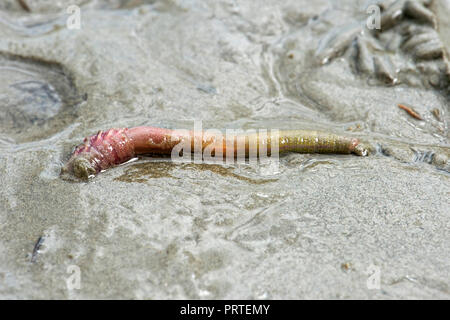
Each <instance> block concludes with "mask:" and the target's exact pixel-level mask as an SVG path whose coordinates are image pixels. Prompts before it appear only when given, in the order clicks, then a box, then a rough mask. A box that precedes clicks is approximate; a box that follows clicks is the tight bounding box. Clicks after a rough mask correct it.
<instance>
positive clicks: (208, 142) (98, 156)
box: [62, 127, 368, 179]
mask: <svg viewBox="0 0 450 320" xmlns="http://www.w3.org/2000/svg"><path fill="white" fill-rule="evenodd" d="M183 143H184V144H185V145H186V144H187V145H188V146H190V148H189V150H193V151H194V150H198V149H196V146H199V147H200V148H201V149H200V150H201V151H202V152H205V151H209V152H210V154H211V155H212V156H217V158H219V157H220V155H222V156H223V157H225V156H226V155H227V154H230V153H231V154H232V155H233V154H234V156H237V155H239V154H240V155H245V157H249V156H252V155H255V156H258V157H259V156H261V155H262V154H263V153H262V152H263V150H262V146H263V147H264V152H267V154H268V155H270V153H271V152H274V146H276V148H277V149H278V150H277V151H279V152H280V153H285V152H298V153H342V154H350V153H353V154H356V155H360V156H365V155H367V154H368V150H367V148H365V147H364V146H363V145H362V144H361V143H360V142H359V140H358V139H357V138H353V137H344V136H339V135H335V134H329V133H324V132H319V131H306V130H285V131H283V130H281V131H278V130H276V131H274V130H269V131H268V132H264V134H263V133H261V131H260V132H256V131H254V132H251V133H249V132H247V133H238V134H236V135H231V136H229V135H228V134H227V135H225V136H222V135H221V134H220V132H219V133H217V132H215V131H214V132H212V131H209V130H207V131H199V132H196V131H187V130H171V129H163V128H155V127H135V128H121V129H109V130H107V131H99V132H98V133H97V134H96V135H93V136H90V137H88V138H85V139H84V142H83V143H82V144H80V145H79V146H78V147H76V148H75V150H74V152H73V154H72V156H71V157H70V159H69V160H68V162H67V163H66V164H65V165H64V167H63V168H62V171H63V172H64V173H70V174H73V175H75V176H76V177H78V178H84V179H86V178H88V177H91V176H93V175H95V174H97V173H99V172H100V171H102V170H105V169H107V168H110V167H112V166H114V165H118V164H121V163H124V162H126V161H128V160H130V159H132V158H134V157H136V156H138V155H144V154H160V155H170V154H172V151H174V150H176V149H175V148H176V147H177V146H180V145H183ZM254 146H256V148H253V147H254ZM177 152H178V151H177Z"/></svg>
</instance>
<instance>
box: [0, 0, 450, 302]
mask: <svg viewBox="0 0 450 320" xmlns="http://www.w3.org/2000/svg"><path fill="white" fill-rule="evenodd" d="M391 2H392V1H384V3H385V5H384V11H383V12H387V11H388V10H389V8H390V7H389V5H390V3H391ZM32 3H33V4H31V1H30V4H29V7H30V10H31V13H28V12H26V11H24V9H23V8H21V7H20V6H19V5H18V4H17V2H16V1H12V0H8V1H4V2H2V4H0V181H1V188H0V298H27V299H30V298H34V299H35V298H62V299H66V298H70V299H81V298H87V299H90V298H120V299H128V298H132V299H139V298H143V299H183V298H190V299H223V298H228V299H302V298H320V299H329V298H331V299H335V298H338V299H346V298H347V299H348V298H358V299H360V298H361V299H379V298H382V299H396V298H400V299H409V298H426V299H429V298H437V299H449V298H450V288H449V286H450V232H449V229H450V209H449V208H450V200H449V199H450V183H449V168H450V165H449V160H448V158H449V156H450V151H449V150H450V149H449V147H450V146H449V132H448V126H449V121H450V117H449V113H450V98H449V85H448V84H449V79H448V66H447V67H446V61H445V60H444V59H443V58H442V55H441V54H440V53H441V52H442V51H444V52H445V53H446V54H447V55H448V53H449V52H450V51H449V49H450V36H449V35H450V27H449V23H448V17H449V16H450V1H449V0H445V1H440V4H439V10H438V14H436V15H434V19H436V22H437V27H438V29H437V30H436V29H435V28H433V26H432V25H431V23H430V22H429V21H427V20H426V19H425V18H422V19H421V18H420V17H415V16H414V14H408V13H407V12H406V11H402V13H403V15H402V17H401V19H398V20H395V21H393V22H392V21H391V22H392V23H391V25H390V26H389V28H388V29H386V30H384V29H383V30H382V31H381V32H378V31H376V30H375V31H371V30H369V29H368V28H367V26H366V24H365V21H366V19H367V18H368V16H369V15H368V14H367V13H366V7H367V1H363V0H360V1H353V0H343V1H337V0H336V1H332V0H320V1H310V0H292V1H282V2H280V1H277V0H271V1H264V3H265V4H264V5H261V4H260V3H259V2H258V1H221V2H215V1H177V0H172V1H125V0H123V1H119V0H117V1H109V2H108V4H107V3H106V2H103V1H89V0H87V1H81V0H79V1H75V3H77V4H78V5H79V8H80V9H81V11H80V13H81V16H80V17H81V19H80V29H76V28H75V29H73V28H68V27H67V25H66V21H67V19H68V17H69V14H67V13H66V8H67V7H68V4H65V3H64V1H58V3H59V5H55V4H53V2H52V1H34V2H32ZM67 3H69V1H68V2H67ZM70 3H74V1H70ZM430 9H431V10H437V9H436V5H432V6H431V7H430ZM386 19H387V18H386ZM383 21H390V20H383ZM72 26H73V25H72ZM440 50H441V51H440ZM322 63H323V64H322ZM446 68H447V69H446ZM398 103H404V104H407V105H408V106H410V107H412V108H413V109H414V110H415V111H416V112H417V113H419V114H420V116H421V117H422V119H423V120H417V119H414V118H413V117H411V116H410V115H409V114H408V113H407V112H405V111H404V110H401V109H399V108H398V107H397V104H398ZM193 120H197V121H202V125H203V127H204V128H219V129H225V128H244V129H250V128H254V129H259V128H278V129H295V128H306V129H317V130H324V131H331V132H336V133H340V134H347V135H351V136H356V137H360V138H361V139H362V140H364V141H365V142H366V143H368V144H370V145H372V146H373V148H374V152H373V153H372V154H371V155H370V156H369V157H357V156H353V155H315V154H306V155H304V154H288V155H285V156H282V157H280V159H279V161H278V162H276V163H272V164H274V165H275V166H271V165H270V163H269V164H262V165H257V164H256V165H255V164H252V165H249V164H231V165H221V164H191V163H181V164H180V163H172V162H171V161H170V159H166V160H157V159H154V158H151V159H149V158H146V159H139V160H138V161H135V162H131V163H128V164H125V165H122V166H119V167H116V168H112V169H110V170H107V171H106V172H103V173H101V174H99V175H98V176H97V177H95V178H94V179H91V180H90V181H89V182H72V181H67V180H64V179H61V178H60V175H59V173H60V168H61V165H62V164H63V163H64V161H66V160H67V158H68V157H69V155H70V152H71V150H72V148H73V147H74V146H75V145H77V144H78V143H80V142H81V141H82V139H83V137H85V136H87V135H91V134H94V133H96V132H97V131H98V130H100V129H108V128H111V127H132V126H138V125H151V126H161V127H168V128H179V129H192V128H193ZM41 237H42V241H41V242H42V243H41V245H40V247H39V248H36V249H37V250H35V252H34V254H33V248H34V246H35V244H36V242H37V241H38V239H39V238H41ZM73 270H75V271H73ZM77 271H79V272H80V287H79V288H77V286H76V283H75V282H74V279H75V278H74V274H71V273H70V272H75V273H76V272H77ZM377 280H379V286H378V285H377ZM74 284H75V287H74Z"/></svg>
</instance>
